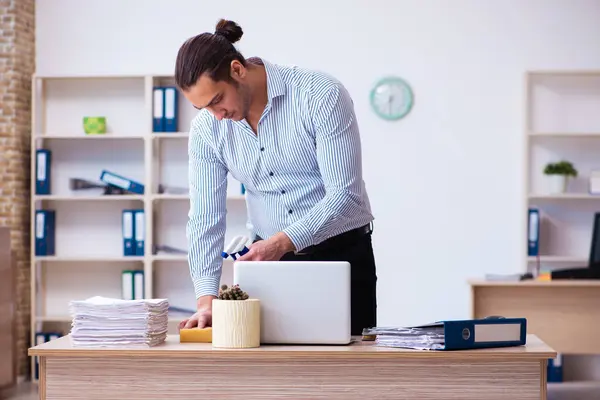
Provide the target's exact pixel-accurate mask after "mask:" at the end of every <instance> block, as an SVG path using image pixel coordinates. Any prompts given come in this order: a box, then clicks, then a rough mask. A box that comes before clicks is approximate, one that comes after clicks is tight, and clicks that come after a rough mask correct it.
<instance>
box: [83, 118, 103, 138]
mask: <svg viewBox="0 0 600 400" xmlns="http://www.w3.org/2000/svg"><path fill="white" fill-rule="evenodd" d="M83 130H84V131H85V133H86V134H87V135H100V134H103V133H106V117H83Z"/></svg>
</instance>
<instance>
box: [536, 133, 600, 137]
mask: <svg viewBox="0 0 600 400" xmlns="http://www.w3.org/2000/svg"><path fill="white" fill-rule="evenodd" d="M529 136H532V137H548V138H577V137H585V138H595V137H597V138H600V132H529Z"/></svg>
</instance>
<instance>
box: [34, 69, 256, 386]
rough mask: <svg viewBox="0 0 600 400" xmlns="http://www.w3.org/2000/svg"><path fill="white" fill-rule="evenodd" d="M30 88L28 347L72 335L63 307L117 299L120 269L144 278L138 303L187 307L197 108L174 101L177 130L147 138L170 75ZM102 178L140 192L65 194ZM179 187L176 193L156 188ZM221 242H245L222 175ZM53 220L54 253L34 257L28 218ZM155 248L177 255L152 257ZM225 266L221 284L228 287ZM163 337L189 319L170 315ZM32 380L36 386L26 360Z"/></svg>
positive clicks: (233, 186) (241, 203) (237, 201)
mask: <svg viewBox="0 0 600 400" xmlns="http://www.w3.org/2000/svg"><path fill="white" fill-rule="evenodd" d="M32 83H33V86H32V139H31V140H32V146H31V147H32V157H31V162H32V165H31V193H32V197H31V266H32V268H31V304H32V310H31V311H32V312H31V341H32V343H33V344H34V343H36V336H37V333H39V332H45V333H48V332H58V333H59V334H66V333H68V332H69V330H70V322H71V320H70V316H69V308H68V304H69V301H70V300H72V299H85V298H88V297H91V296H95V295H101V296H111V297H119V298H120V297H121V296H122V273H123V271H143V273H144V274H143V279H144V288H143V291H144V297H146V298H153V297H154V298H157V297H160V298H168V299H169V301H170V303H171V305H172V306H175V307H178V308H182V309H189V310H194V309H195V295H194V289H193V285H192V282H191V279H190V275H189V269H188V263H187V255H186V254H185V252H186V251H187V241H186V232H185V228H186V223H187V213H188V210H189V196H188V194H187V187H188V182H187V177H188V170H187V168H188V158H187V145H188V132H187V129H189V126H190V122H191V121H192V119H193V118H194V117H195V115H196V113H197V110H195V109H194V108H193V107H192V106H191V105H190V104H189V103H188V102H187V101H186V100H185V98H184V97H183V96H182V95H181V94H179V93H178V94H177V110H176V111H177V112H176V116H177V128H178V129H177V131H174V132H154V126H153V116H154V115H153V111H154V105H155V103H154V95H153V94H154V88H155V87H156V86H161V85H171V86H174V79H173V77H170V76H162V75H159V76H147V75H140V76H39V75H36V76H34V77H33V82H32ZM84 116H103V117H105V118H106V133H104V134H85V132H84V128H83V117H84ZM38 149H47V150H49V151H50V152H51V162H50V170H49V174H48V175H49V178H50V185H51V190H50V193H48V194H37V192H36V169H37V167H38V165H37V157H36V155H37V150H38ZM103 170H108V171H111V172H113V173H115V174H118V175H121V176H123V177H126V178H128V179H131V180H133V181H136V182H139V183H141V184H143V185H144V191H143V194H136V193H127V194H111V195H104V194H103V190H102V189H86V190H73V189H72V188H71V187H70V183H69V182H70V180H71V179H72V178H80V179H86V180H89V181H93V182H96V183H101V181H100V175H101V172H102V171H103ZM165 186H167V187H169V188H177V190H174V191H166V192H165V190H163V189H164V187H165ZM128 209H129V210H131V209H136V210H143V212H144V214H143V215H144V224H143V225H144V226H143V233H144V251H143V254H139V255H124V246H123V230H122V218H123V210H128ZM227 209H228V214H227V233H226V238H225V240H226V242H227V241H228V240H230V239H231V238H232V237H233V236H235V235H240V234H249V232H248V226H247V213H246V203H245V196H244V195H243V194H242V191H241V184H240V183H239V182H237V181H236V180H235V179H233V177H231V176H229V181H228V200H227ZM38 210H53V211H54V213H55V222H54V240H55V251H54V252H53V254H50V255H36V213H37V211H38ZM155 246H170V247H173V248H177V249H181V250H183V252H178V253H172V252H171V253H169V252H166V253H165V252H162V253H155V251H154V250H155ZM231 268H232V265H231V262H230V261H226V262H224V265H223V277H222V283H231V281H232V270H231ZM171 316H172V317H171V319H170V330H171V331H172V332H175V331H176V329H177V324H178V323H179V321H180V320H181V319H182V318H185V317H186V316H188V314H187V313H183V314H178V313H171ZM31 372H32V378H33V380H34V381H36V380H37V378H36V366H35V361H34V360H33V359H32V368H31Z"/></svg>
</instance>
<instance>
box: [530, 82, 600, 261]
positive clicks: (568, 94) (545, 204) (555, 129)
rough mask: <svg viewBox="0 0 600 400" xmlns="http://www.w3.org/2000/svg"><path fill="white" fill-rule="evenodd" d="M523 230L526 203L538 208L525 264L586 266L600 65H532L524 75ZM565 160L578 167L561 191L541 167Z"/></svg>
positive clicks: (599, 145) (598, 160)
mask: <svg viewBox="0 0 600 400" xmlns="http://www.w3.org/2000/svg"><path fill="white" fill-rule="evenodd" d="M525 85H526V87H525V93H526V102H525V104H526V124H525V139H526V163H525V165H526V168H527V171H526V179H525V185H526V187H525V193H526V203H527V207H525V213H526V214H525V218H524V220H525V232H528V228H527V220H528V210H529V208H537V209H538V210H539V212H540V237H539V254H540V256H539V257H535V256H534V257H531V256H528V253H527V250H525V256H526V265H527V270H528V271H532V270H533V269H534V268H535V267H536V265H538V262H539V267H540V269H541V270H545V271H549V270H552V269H555V268H568V267H585V266H587V264H588V259H589V253H590V245H591V237H592V227H593V218H594V213H596V212H600V195H593V194H590V192H589V177H590V173H591V171H592V170H600V70H599V71H569V70H565V71H531V72H528V73H526V76H525ZM561 160H566V161H570V162H572V163H573V165H574V167H575V168H576V169H577V171H578V176H577V178H575V179H572V178H571V179H569V185H568V187H567V190H566V191H565V192H564V193H554V192H552V191H551V190H550V185H549V180H548V177H547V176H545V175H544V168H545V166H546V165H547V163H549V162H558V161H561Z"/></svg>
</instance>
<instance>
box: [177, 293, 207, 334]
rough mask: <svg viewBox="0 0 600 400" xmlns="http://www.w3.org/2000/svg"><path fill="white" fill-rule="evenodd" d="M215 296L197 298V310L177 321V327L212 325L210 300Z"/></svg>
mask: <svg viewBox="0 0 600 400" xmlns="http://www.w3.org/2000/svg"><path fill="white" fill-rule="evenodd" d="M213 299H216V296H202V297H200V298H199V299H198V311H197V312H196V313H194V315H192V316H191V317H190V318H187V319H184V320H183V321H181V322H180V323H179V329H183V328H185V329H189V328H195V327H198V328H206V327H207V326H212V301H213Z"/></svg>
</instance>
